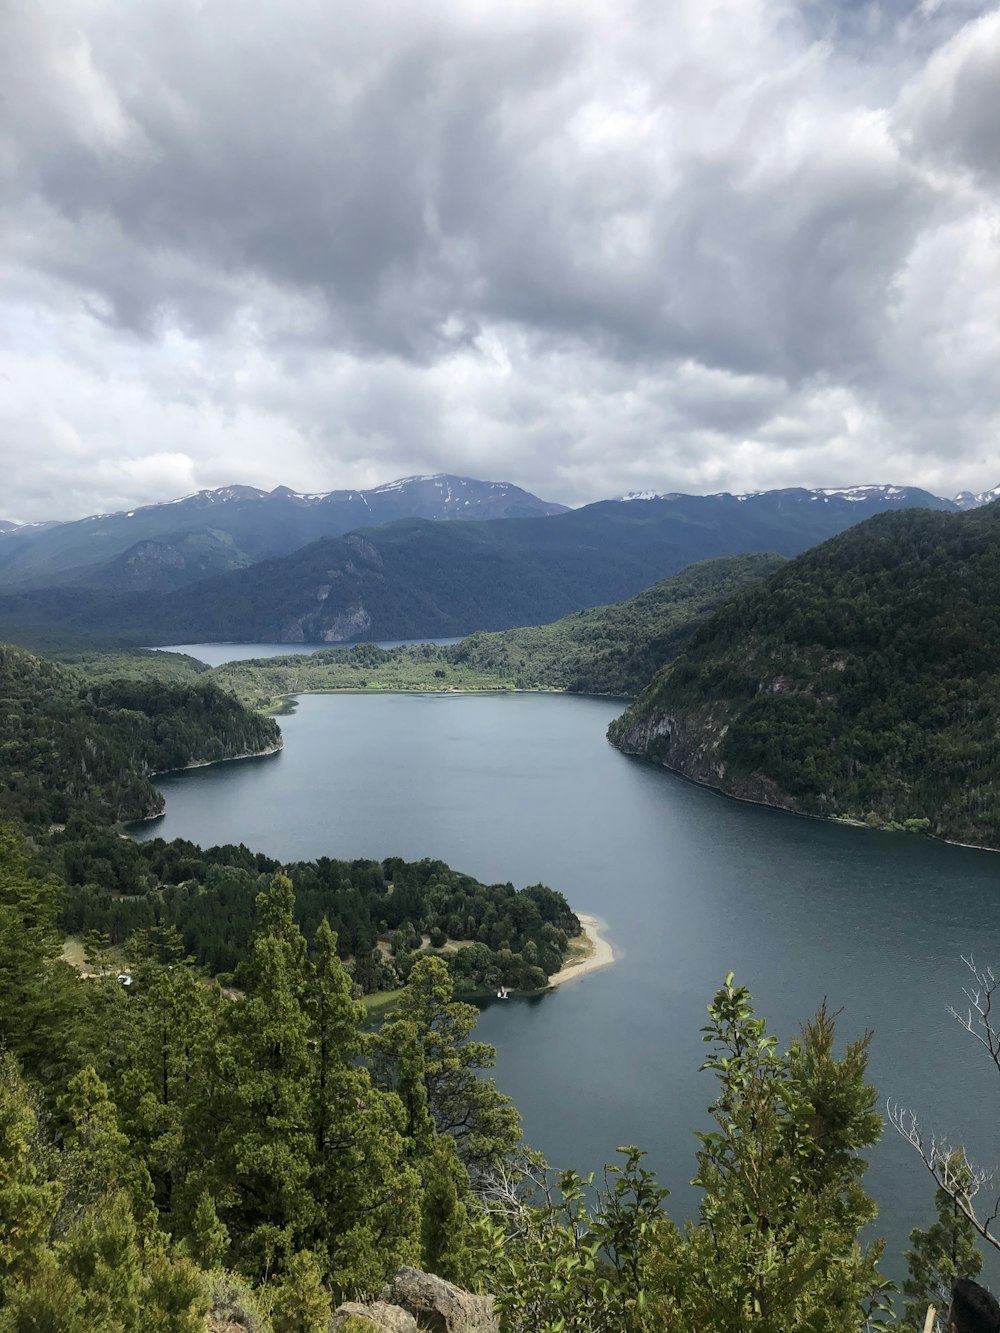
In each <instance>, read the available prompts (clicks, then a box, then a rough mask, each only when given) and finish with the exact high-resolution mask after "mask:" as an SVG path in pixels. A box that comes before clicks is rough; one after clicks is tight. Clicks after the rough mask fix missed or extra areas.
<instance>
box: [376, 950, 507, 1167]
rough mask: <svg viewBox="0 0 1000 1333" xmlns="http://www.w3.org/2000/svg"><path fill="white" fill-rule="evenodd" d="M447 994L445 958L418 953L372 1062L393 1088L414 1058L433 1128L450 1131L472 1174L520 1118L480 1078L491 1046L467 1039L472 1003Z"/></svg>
mask: <svg viewBox="0 0 1000 1333" xmlns="http://www.w3.org/2000/svg"><path fill="white" fill-rule="evenodd" d="M453 996H454V983H453V981H452V978H451V976H450V974H449V972H448V969H447V967H446V966H445V964H444V962H443V961H442V960H441V959H440V958H421V959H419V960H418V962H417V963H416V964H415V965H414V967H413V970H412V971H411V973H410V977H409V980H408V981H407V984H406V986H405V987H404V989H403V993H402V995H401V996H400V999H399V1003H398V1005H397V1006H396V1008H395V1009H394V1010H393V1012H392V1014H391V1015H390V1016H389V1017H388V1018H387V1019H386V1021H385V1022H384V1023H383V1025H382V1028H381V1031H380V1032H379V1033H378V1036H377V1038H376V1040H375V1047H374V1054H375V1068H376V1070H377V1071H378V1074H379V1076H380V1080H381V1082H382V1084H383V1086H385V1087H388V1088H394V1087H396V1086H397V1084H398V1082H399V1080H400V1076H401V1073H402V1072H403V1071H404V1070H405V1069H406V1065H407V1059H411V1060H415V1061H416V1062H417V1070H418V1071H419V1072H418V1073H416V1076H415V1078H414V1081H418V1080H419V1082H421V1083H422V1084H423V1089H424V1092H425V1094H426V1108H427V1111H428V1113H429V1114H430V1117H431V1120H432V1121H433V1124H434V1128H435V1130H436V1131H437V1133H439V1134H450V1135H451V1136H452V1137H453V1139H454V1140H455V1146H456V1150H457V1153H458V1157H459V1160H460V1161H461V1162H462V1163H463V1164H464V1165H465V1167H466V1168H467V1169H468V1170H469V1171H471V1172H472V1173H473V1175H474V1176H475V1175H477V1174H479V1173H482V1172H485V1171H488V1170H490V1169H491V1168H494V1167H496V1166H497V1165H498V1164H499V1163H500V1162H501V1161H502V1160H503V1159H504V1158H505V1157H506V1155H507V1154H508V1153H510V1152H511V1151H512V1149H513V1148H514V1146H515V1145H516V1143H517V1142H518V1139H519V1137H520V1122H519V1119H518V1115H517V1112H516V1110H515V1109H514V1107H513V1105H512V1104H511V1102H510V1099H509V1098H507V1097H505V1096H504V1095H503V1093H501V1092H499V1091H498V1090H497V1088H496V1086H495V1084H494V1083H493V1081H492V1079H484V1078H481V1077H480V1075H479V1071H480V1070H482V1069H489V1068H491V1067H492V1065H493V1063H494V1060H495V1058H496V1053H495V1051H494V1050H493V1048H492V1046H488V1045H487V1044H486V1043H485V1042H476V1041H470V1040H469V1037H470V1034H471V1033H472V1031H473V1029H474V1027H475V1025H476V1010H475V1009H474V1008H473V1006H472V1005H470V1004H462V1003H460V1002H458V1001H456V1000H455V999H454V998H453ZM404 1084H405V1079H404ZM411 1123H412V1114H411Z"/></svg>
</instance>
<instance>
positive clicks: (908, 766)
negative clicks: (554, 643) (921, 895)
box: [609, 504, 1000, 847]
mask: <svg viewBox="0 0 1000 1333" xmlns="http://www.w3.org/2000/svg"><path fill="white" fill-rule="evenodd" d="M998 589H1000V505H996V504H994V505H990V506H988V507H987V508H985V509H981V510H977V511H973V512H971V513H967V514H946V513H930V512H924V511H910V512H906V513H897V514H885V515H882V516H880V517H877V518H873V519H871V520H870V521H868V522H867V523H864V524H863V525H861V526H860V527H858V528H855V529H853V530H851V531H850V532H846V533H844V534H843V535H842V536H840V537H837V538H834V539H833V540H832V541H829V542H827V543H825V544H824V545H823V546H820V547H817V548H816V549H815V550H813V551H809V552H807V553H806V554H805V555H802V556H800V557H798V559H796V560H793V561H791V562H790V563H789V564H788V565H786V566H785V567H784V568H783V569H781V570H779V571H778V572H777V573H776V574H774V575H773V576H772V577H771V578H770V579H768V580H767V582H766V583H764V584H763V585H762V586H761V587H759V588H755V589H753V590H751V591H750V592H747V593H746V594H744V595H743V596H742V597H740V598H738V599H736V600H734V601H732V602H730V603H728V604H727V605H725V606H723V607H721V608H720V609H719V610H718V611H717V612H716V613H715V614H714V615H713V616H712V617H710V619H709V620H708V621H707V622H706V623H705V625H704V626H702V628H701V629H700V630H699V631H698V633H697V634H696V635H695V637H694V639H693V641H692V643H691V646H690V648H689V649H688V651H687V652H686V653H685V654H684V655H683V656H682V657H681V658H680V659H679V660H678V661H677V662H675V663H674V664H673V665H671V666H668V667H667V668H665V669H664V670H663V671H662V672H661V673H659V674H658V675H657V676H656V677H655V679H654V680H653V681H652V683H651V684H650V686H649V687H648V689H647V690H646V691H644V693H643V694H642V696H641V697H640V698H639V699H638V700H637V701H636V703H635V704H634V705H633V706H632V707H631V708H630V709H629V710H628V711H627V712H626V713H625V714H624V715H623V716H622V717H621V718H620V719H618V720H617V721H616V722H615V723H614V724H613V725H612V728H611V730H610V733H609V734H610V736H611V739H612V740H613V741H614V743H615V744H616V745H618V746H619V747H620V748H621V749H623V750H625V751H627V752H629V753H633V754H641V755H645V756H647V757H649V758H651V759H655V760H658V761H659V762H662V763H665V764H667V765H669V766H670V767H672V768H675V769H677V770H679V771H680V772H682V773H684V774H686V775H687V776H689V777H692V778H695V779H697V780H698V781H702V782H707V783H709V784H711V785H713V786H716V787H719V788H720V789H722V790H723V791H726V792H729V793H731V794H733V795H737V796H742V797H746V798H750V799H754V800H761V801H765V802H767V803H769V804H773V805H779V806H785V807H787V808H789V809H792V810H798V811H802V812H804V813H809V814H817V815H827V816H846V817H849V818H853V819H862V820H866V821H867V822H869V823H872V824H890V825H892V824H895V825H905V824H906V823H907V821H916V823H915V824H913V825H911V826H912V827H927V828H929V830H930V831H931V832H933V833H935V834H939V835H941V836H945V837H949V838H954V839H958V840H961V841H967V842H972V843H977V844H982V845H985V846H990V847H997V846H1000V802H998V799H997V796H996V792H997V790H998V786H997V784H998V781H1000V735H998V724H997V717H998V716H1000V605H998V598H997V592H998ZM925 821H926V822H925Z"/></svg>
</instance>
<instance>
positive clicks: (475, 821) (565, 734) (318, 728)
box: [138, 645, 1000, 1273]
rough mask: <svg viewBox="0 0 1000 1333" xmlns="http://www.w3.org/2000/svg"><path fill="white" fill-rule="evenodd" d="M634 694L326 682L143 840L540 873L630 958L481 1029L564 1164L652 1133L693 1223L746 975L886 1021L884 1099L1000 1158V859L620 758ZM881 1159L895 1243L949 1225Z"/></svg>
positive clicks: (909, 1177)
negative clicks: (971, 1011)
mask: <svg viewBox="0 0 1000 1333" xmlns="http://www.w3.org/2000/svg"><path fill="white" fill-rule="evenodd" d="M255 646H257V645H255ZM620 708H621V705H620V704H617V703H615V702H613V701H608V700H603V699H590V698H579V697H573V696H557V695H503V696H496V697H494V696H450V697H449V696H440V695H438V696H431V695H386V696H377V695H373V696H364V695H314V696H305V697H303V698H302V699H301V700H300V702H299V705H298V709H297V711H296V712H295V713H293V714H292V715H290V716H287V717H283V718H282V719H281V727H282V731H283V732H284V736H285V749H284V751H283V752H282V753H281V754H279V755H275V756H273V757H272V758H267V759H260V760H252V761H247V762H244V763H236V764H229V765H221V766H218V767H215V768H204V769H195V770H191V771H190V772H187V773H183V774H177V775H171V776H168V777H165V778H164V779H163V780H162V781H161V784H160V785H161V787H162V790H163V792H164V794H165V796H166V798H167V813H166V815H165V816H164V817H163V818H162V819H160V820H158V821H156V822H155V823H153V824H150V825H148V826H146V827H145V828H144V829H143V830H142V831H141V832H140V834H139V835H138V836H140V837H152V836H163V837H167V838H170V837H176V836H183V837H186V838H191V839H194V840H195V841H197V842H200V843H202V844H205V845H209V844H211V843H213V842H245V843H247V844H248V845H250V846H252V847H254V848H256V849H260V850H263V851H266V852H269V853H271V854H273V855H275V856H277V857H280V858H282V859H305V858H311V857H315V856H318V855H322V854H326V855H331V856H338V857H356V856H370V857H378V858H381V857H385V856H388V855H400V856H403V857H406V858H408V859H412V858H417V857H422V856H433V857H439V858H441V859H443V860H445V861H447V862H449V863H450V864H451V865H452V866H454V867H455V868H456V869H460V870H463V871H467V872H468V873H470V874H472V875H475V876H476V877H478V878H479V879H482V880H486V881H489V882H494V881H506V880H511V881H512V882H513V883H515V884H516V885H518V886H521V885H523V884H526V883H535V882H537V881H539V880H541V881H543V882H545V883H547V884H550V885H552V886H553V887H554V888H557V889H560V890H561V891H562V892H563V893H565V894H566V896H567V897H568V898H569V900H570V902H571V904H572V905H573V906H574V908H576V909H577V910H582V911H590V912H594V913H596V914H597V915H598V916H600V917H602V918H603V919H604V920H605V921H606V922H607V934H608V936H609V938H610V939H611V941H612V943H613V944H614V946H615V949H616V951H617V952H618V955H619V958H618V961H617V962H616V963H615V964H614V965H613V966H612V967H610V968H607V969H605V970H604V971H601V972H597V973H592V974H590V975H589V976H586V977H582V978H580V979H579V980H577V981H574V982H572V983H570V984H569V985H566V986H563V987H561V988H559V989H558V990H557V991H554V992H552V993H550V994H546V995H544V996H541V997H538V998H536V999H534V1000H525V1001H517V1002H513V1003H511V1002H508V1003H506V1004H494V1005H492V1006H491V1007H489V1008H487V1009H486V1010H484V1012H483V1015H482V1019H481V1022H480V1029H479V1030H480V1035H481V1036H482V1037H483V1038H484V1039H485V1040H488V1041H490V1042H492V1043H493V1044H494V1045H495V1046H496V1048H497V1069H496V1077H497V1080H498V1082H499V1084H500V1086H501V1087H502V1088H503V1089H504V1090H505V1091H507V1092H508V1093H510V1095H511V1096H512V1097H513V1098H514V1101H515V1103H516V1104H517V1106H518V1108H519V1109H520V1111H521V1113H522V1115H523V1118H524V1125H525V1133H526V1137H527V1138H528V1140H529V1141H530V1142H531V1143H533V1144H534V1145H535V1146H537V1147H538V1148H540V1149H541V1150H542V1151H543V1152H544V1153H545V1154H546V1156H547V1157H548V1158H549V1160H550V1161H551V1162H553V1163H554V1164H556V1165H560V1166H568V1165H572V1166H575V1167H577V1168H578V1169H581V1170H584V1171H589V1170H599V1169H600V1167H601V1165H602V1164H603V1163H604V1162H605V1161H608V1160H610V1159H611V1158H612V1156H613V1154H614V1149H615V1147H616V1146H617V1145H619V1144H625V1143H638V1144H640V1145H642V1146H643V1147H645V1148H646V1149H647V1150H648V1151H649V1154H650V1159H651V1161H652V1164H653V1165H654V1166H655V1167H656V1169H657V1170H658V1172H659V1173H660V1175H661V1179H662V1180H663V1182H664V1183H665V1184H667V1185H668V1186H669V1187H670V1189H671V1191H672V1201H671V1202H672V1205H673V1208H674V1211H675V1214H676V1215H677V1216H681V1215H683V1214H684V1213H685V1212H686V1211H690V1209H691V1208H692V1206H693V1203H694V1192H693V1191H692V1190H691V1189H690V1186H689V1185H688V1183H687V1182H688V1181H689V1179H690V1177H691V1175H692V1174H693V1169H694V1147H695V1143H694V1139H693V1136H692V1130H693V1129H695V1128H699V1127H701V1126H702V1125H703V1124H704V1121H705V1107H706V1106H707V1104H708V1103H709V1102H710V1100H711V1099H712V1095H713V1081H712V1079H711V1076H710V1075H708V1074H699V1073H698V1072H697V1070H698V1066H699V1064H700V1062H701V1060H702V1059H703V1051H704V1048H703V1046H702V1043H701V1041H700V1038H699V1033H698V1029H699V1027H700V1026H701V1025H702V1023H703V1022H704V1021H705V1005H706V1004H707V1002H708V1001H709V999H710V998H711V995H712V993H713V991H714V990H715V989H716V988H717V987H718V985H719V984H720V983H721V981H722V979H723V977H724V975H725V973H726V972H727V971H729V970H732V971H734V972H735V973H736V977H737V979H738V980H739V981H741V982H745V983H746V984H747V985H749V986H750V988H751V990H752V991H753V994H754V998H755V1001H756V1003H757V1007H758V1010H759V1012H761V1013H762V1014H764V1015H766V1016H767V1018H768V1019H769V1021H770V1022H771V1025H772V1029H773V1030H774V1031H776V1032H777V1033H778V1034H779V1035H780V1037H781V1038H782V1040H787V1038H788V1037H790V1036H791V1035H793V1034H794V1032H795V1031H796V1029H797V1026H798V1024H799V1022H800V1021H801V1019H802V1018H803V1017H804V1016H806V1015H807V1014H809V1013H811V1012H813V1011H814V1010H815V1008H816V1007H817V1005H818V1004H819V1002H820V1001H821V1000H822V999H823V998H824V997H827V999H828V1001H829V1003H830V1005H831V1007H832V1008H834V1009H842V1010H843V1013H842V1015H841V1018H840V1020H839V1026H840V1032H841V1034H842V1035H843V1036H845V1037H846V1036H855V1035H858V1034H860V1033H861V1032H863V1031H864V1030H865V1029H866V1028H869V1027H870V1028H873V1029H874V1030H875V1041H874V1045H873V1047H872V1059H871V1066H870V1068H871V1072H872V1075H873V1077H874V1080H875V1082H876V1084H877V1085H878V1088H879V1091H880V1094H881V1096H882V1099H883V1103H884V1100H885V1099H886V1098H893V1099H895V1100H898V1101H900V1102H902V1103H904V1104H909V1105H912V1106H914V1107H917V1108H920V1110H921V1112H922V1116H923V1120H924V1121H925V1123H926V1124H927V1125H928V1126H933V1127H934V1128H936V1129H938V1130H939V1131H942V1132H944V1133H947V1134H949V1135H953V1136H955V1137H956V1138H960V1139H963V1140H964V1141H965V1142H966V1143H967V1145H968V1146H969V1148H970V1151H975V1152H976V1153H978V1154H979V1155H980V1156H981V1157H984V1158H986V1159H987V1160H989V1161H992V1160H993V1157H992V1154H993V1151H994V1145H995V1135H994V1133H993V1131H994V1126H995V1115H994V1108H995V1107H996V1105H997V1092H998V1089H997V1088H996V1086H995V1084H996V1078H995V1074H994V1078H993V1079H992V1080H991V1079H990V1078H989V1070H988V1069H987V1068H986V1065H985V1062H984V1061H983V1060H981V1059H980V1058H979V1056H978V1054H977V1051H978V1048H977V1047H976V1046H975V1044H974V1042H973V1040H972V1038H971V1037H969V1036H967V1035H964V1034H963V1033H962V1032H961V1031H960V1029H959V1028H958V1027H957V1025H956V1024H955V1022H954V1020H953V1019H950V1018H949V1017H948V1015H947V1013H946V1006H947V1005H948V1004H951V1003H954V1004H956V1005H959V1006H960V1005H961V1003H962V993H961V992H962V986H963V984H964V981H965V978H964V969H963V965H962V962H961V956H962V955H969V954H973V955H975V957H976V959H977V960H978V961H980V962H981V963H984V964H986V963H993V964H997V963H1000V912H998V908H997V904H998V891H1000V859H998V857H997V856H996V855H994V854H991V853H985V852H975V851H970V850H966V849H962V848H958V847H947V846H944V845H943V844H939V843H934V842H931V841H929V840H926V839H920V838H914V837H906V836H901V835H896V836H894V835H891V834H883V833H876V832H870V831H868V830H863V829H854V828H846V827H840V826H836V825H828V824H823V823H820V822H818V821H814V820H807V819H800V818H796V817H795V816H792V815H787V814H783V813H780V812H777V811H772V810H767V809H764V808H762V807H757V806H751V805H744V804H740V803H737V802H735V801H730V800H727V799H725V798H723V797H720V796H717V795H715V794H714V793H712V792H709V791H706V790H704V789H702V788H699V787H695V786H693V785H691V784H689V783H686V782H684V781H683V780H682V779H680V778H677V777H675V776H674V775H672V774H670V773H667V772H666V771H664V770H663V769H659V768H656V767H653V766H651V765H647V764H643V763H641V762H639V761H637V760H634V759H628V758H626V757H624V756H622V755H620V754H619V753H618V752H617V751H615V750H614V749H612V748H611V746H610V745H608V743H607V742H606V740H605V739H604V732H605V729H606V727H607V724H608V722H609V721H610V720H611V718H612V717H614V716H615V715H616V714H617V713H618V712H619V711H620ZM872 1161H873V1166H872V1170H871V1172H870V1174H869V1177H868V1180H869V1185H870V1188H871V1189H872V1191H873V1192H874V1193H875V1194H876V1195H877V1197H878V1198H879V1200H880V1204H881V1207H882V1218H881V1220H880V1229H881V1230H882V1232H883V1233H884V1234H886V1235H887V1236H888V1237H889V1241H890V1249H892V1250H894V1251H895V1252H896V1253H897V1254H898V1253H900V1252H901V1251H902V1249H903V1248H904V1247H905V1240H906V1234H907V1232H908V1231H909V1229H910V1228H911V1227H912V1226H914V1225H926V1224H927V1222H928V1221H929V1220H930V1218H931V1217H932V1216H933V1213H932V1199H931V1191H930V1189H929V1177H928V1176H927V1175H926V1173H925V1171H924V1169H923V1167H922V1166H921V1165H920V1163H919V1161H918V1160H917V1158H916V1156H915V1154H913V1152H912V1150H911V1149H909V1148H907V1147H906V1146H905V1145H904V1144H903V1143H902V1141H901V1140H899V1139H898V1138H897V1136H896V1135H895V1134H893V1133H892V1132H891V1131H890V1132H889V1133H887V1135H886V1137H885V1139H884V1141H883V1143H882V1144H881V1145H880V1146H879V1147H878V1148H877V1149H876V1150H875V1152H874V1153H873V1155H872ZM889 1270H890V1271H891V1272H895V1273H898V1271H899V1265H898V1263H890V1264H889Z"/></svg>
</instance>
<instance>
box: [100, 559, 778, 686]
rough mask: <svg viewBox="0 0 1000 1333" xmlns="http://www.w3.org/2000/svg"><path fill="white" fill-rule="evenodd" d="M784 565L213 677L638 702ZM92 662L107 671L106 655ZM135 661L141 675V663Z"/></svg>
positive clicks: (749, 565)
mask: <svg viewBox="0 0 1000 1333" xmlns="http://www.w3.org/2000/svg"><path fill="white" fill-rule="evenodd" d="M783 563H784V559H783V557H782V556H777V555H745V556H723V557H721V558H720V559H718V560H706V561H703V562H701V563H700V564H697V565H691V566H690V567H689V568H688V569H685V570H683V571H682V572H681V573H680V574H675V575H673V577H672V578H669V579H663V580H662V581H661V582H660V583H656V584H654V585H653V586H652V587H651V588H647V589H646V590H645V591H644V592H641V593H639V595H638V596H637V597H633V598H631V599H629V600H628V601H626V602H618V603H613V604H612V605H610V606H598V607H592V608H591V609H589V610H587V611H579V612H577V613H575V614H574V615H572V616H566V617H564V618H563V619H562V620H557V621H555V622H554V623H553V624H549V625H534V626H530V627H527V628H523V629H511V630H501V631H499V632H497V633H493V634H487V633H482V632H480V633H477V634H472V635H470V636H469V637H468V638H466V639H463V640H462V642H461V643H457V644H447V645H442V646H435V645H433V644H419V645H417V644H413V645H404V646H402V647H399V648H389V649H383V648H379V647H377V646H376V645H375V644H370V643H366V644H359V645H358V646H356V647H354V648H328V649H321V650H320V651H319V652H316V653H311V654H309V655H308V656H301V655H291V656H288V657H269V658H260V659H256V660H251V661H241V662H227V663H226V664H225V665H224V666H220V667H216V668H215V670H214V671H213V672H212V679H213V680H215V681H217V682H218V683H219V684H220V685H221V686H222V688H223V689H225V690H228V691H231V692H232V693H234V694H238V695H239V696H240V698H242V699H244V700H245V701H246V702H248V703H251V704H253V705H254V706H255V707H268V706H271V705H273V704H274V702H275V701H276V700H277V699H278V698H280V697H281V696H282V695H288V694H296V693H300V692H303V691H309V690H343V689H368V690H449V689H465V690H490V689H529V690H530V689H556V690H569V691H573V692H577V693H587V694H621V695H629V694H638V692H639V691H640V690H641V689H642V688H643V686H644V685H645V684H646V683H647V682H648V681H649V680H650V678H651V677H652V675H653V673H654V672H655V671H656V670H657V668H658V667H660V666H662V665H663V663H664V662H667V661H670V660H672V658H674V657H676V656H677V654H678V653H679V652H680V651H681V648H682V647H683V645H684V644H685V643H686V642H687V640H688V639H689V638H690V636H691V635H692V634H693V633H694V630H695V629H696V627H697V626H698V624H699V623H700V622H701V620H703V619H704V617H705V616H706V615H707V614H708V613H709V611H711V610H712V609H714V608H715V607H716V606H717V605H718V604H719V602H720V601H722V600H723V599H724V598H726V597H730V596H732V595H733V594H734V593H736V592H737V591H738V590H740V589H742V588H745V587H747V586H748V585H750V584H751V583H754V582H757V581H759V580H760V579H762V578H765V577H766V576H767V575H768V574H770V573H772V572H773V571H774V570H775V569H777V568H779V567H780V566H781V565H782V564H783ZM115 656H116V659H117V658H118V657H121V655H120V654H119V655H115ZM153 656H155V654H154V655H153ZM171 656H173V654H171ZM89 660H93V662H94V663H99V662H100V657H99V655H95V656H94V657H93V659H88V661H89ZM132 660H133V661H134V662H135V663H136V667H137V669H138V668H139V667H140V666H141V664H140V663H139V662H138V659H132ZM87 669H88V670H90V667H89V666H88V668H87Z"/></svg>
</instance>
